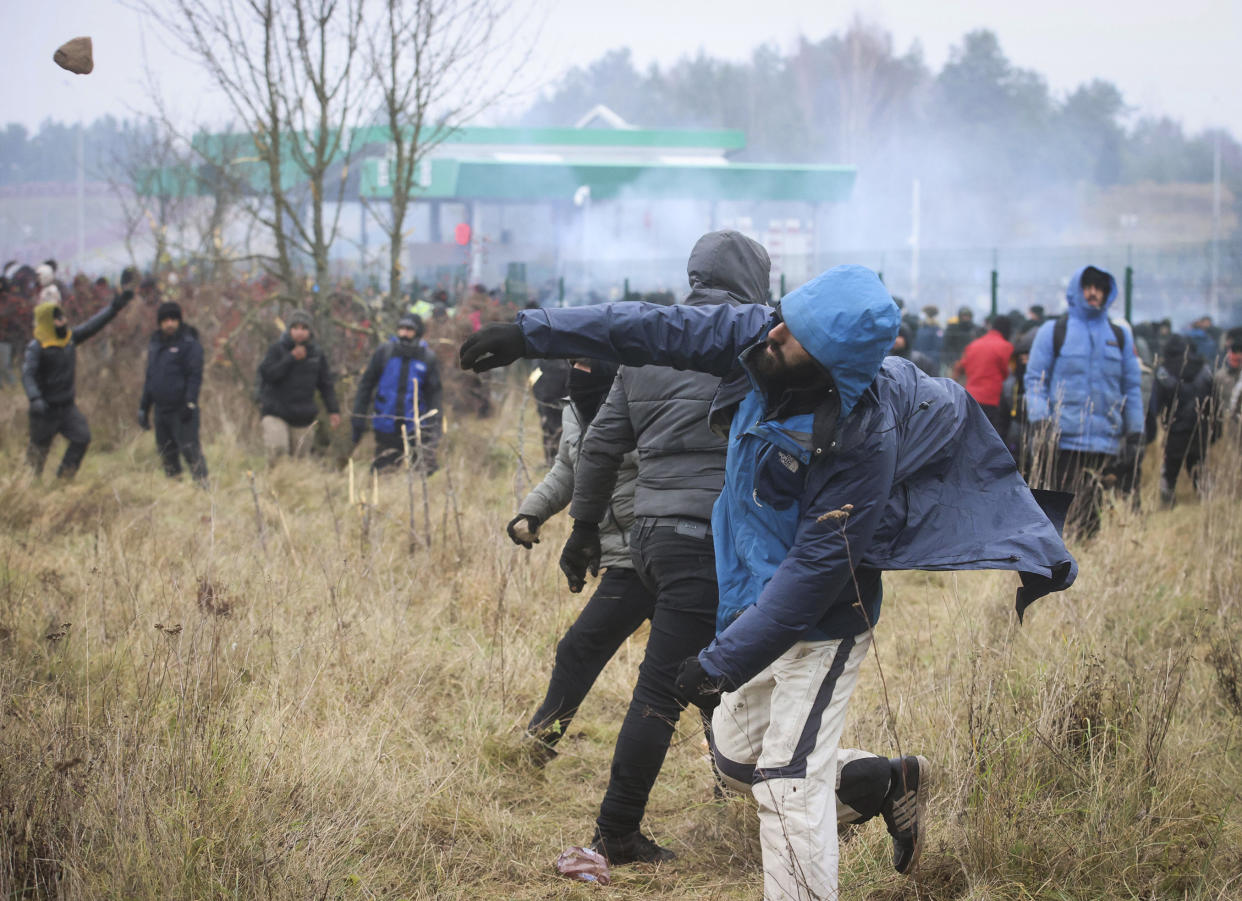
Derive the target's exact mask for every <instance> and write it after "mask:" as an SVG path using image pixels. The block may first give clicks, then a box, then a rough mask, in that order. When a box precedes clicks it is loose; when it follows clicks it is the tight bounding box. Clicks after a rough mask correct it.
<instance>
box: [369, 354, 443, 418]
mask: <svg viewBox="0 0 1242 901" xmlns="http://www.w3.org/2000/svg"><path fill="white" fill-rule="evenodd" d="M414 382H418V418H419V422H420V429H421V431H422V438H423V440H424V441H434V440H435V439H436V438H438V437H439V435H440V414H439V413H438V412H437V413H436V415H434V416H427V413H429V412H430V411H432V410H436V411H438V410H440V409H441V386H440V364H439V363H438V362H437V361H436V357H435V354H433V353H432V352H431V351H430V350H428V349H427V347H426V345H424V344H423V343H422V342H420V341H411V342H409V343H408V344H407V343H405V342H403V341H401V340H400V339H398V338H393V339H392V340H390V341H386V342H385V343H383V344H381V345H380V346H379V347H378V348H376V351H375V353H373V354H372V355H371V361H370V362H369V363H368V364H367V368H366V371H365V372H363V373H362V380H361V381H360V382H359V383H358V393H357V394H355V395H354V411H353V415H354V426H355V428H356V429H357V428H361V427H364V426H365V425H366V418H367V416H368V414H374V416H373V419H372V421H371V425H372V427H373V428H374V429H375V431H377V432H385V433H388V434H392V433H393V432H396V433H398V434H400V431H401V426H402V425H404V426H405V428H406V430H407V432H408V434H409V436H410V440H411V441H413V440H414ZM372 395H374V397H375V404H374V406H371V397H372ZM368 407H370V408H371V409H369V410H368ZM424 417H426V418H424Z"/></svg>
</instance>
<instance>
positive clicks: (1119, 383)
mask: <svg viewBox="0 0 1242 901" xmlns="http://www.w3.org/2000/svg"><path fill="white" fill-rule="evenodd" d="M1086 269H1087V267H1085V266H1084V267H1083V268H1082V269H1080V270H1078V271H1077V272H1075V273H1074V275H1073V277H1072V278H1071V279H1070V282H1069V287H1068V288H1067V289H1066V291H1065V298H1066V301H1067V302H1068V304H1069V319H1068V321H1067V322H1066V325H1065V343H1064V344H1062V345H1061V352H1060V354H1055V348H1054V340H1053V339H1054V334H1055V331H1056V320H1055V319H1050V320H1048V321H1047V322H1045V323H1044V324H1043V325H1041V326H1040V327H1039V331H1038V332H1036V333H1035V341H1034V343H1033V344H1032V345H1031V356H1030V360H1029V362H1028V363H1027V367H1026V376H1025V379H1024V384H1025V386H1026V406H1027V417H1028V418H1029V420H1030V421H1031V422H1040V421H1043V420H1047V419H1050V418H1052V417H1054V416H1055V417H1056V421H1057V426H1058V428H1059V431H1060V436H1061V437H1060V442H1059V447H1060V448H1061V449H1062V450H1071V451H1085V452H1090V453H1102V454H1116V453H1117V452H1118V450H1119V449H1120V446H1121V441H1122V439H1123V438H1124V437H1125V436H1126V435H1128V434H1131V433H1134V432H1142V431H1143V388H1142V372H1141V370H1140V367H1139V361H1138V357H1137V356H1136V355H1135V353H1134V336H1133V335H1132V334H1131V333H1130V329H1129V326H1128V325H1126V324H1123V323H1118V325H1119V326H1120V327H1121V330H1122V333H1123V337H1124V340H1123V341H1122V342H1120V345H1119V343H1118V340H1117V334H1116V333H1115V332H1114V330H1113V326H1112V324H1111V323H1110V322H1109V319H1108V309H1109V307H1110V306H1112V303H1113V301H1114V300H1116V299H1117V280H1116V279H1115V278H1113V277H1112V275H1109V276H1108V278H1109V282H1110V287H1109V292H1108V297H1107V298H1105V300H1104V305H1103V307H1102V308H1101V309H1096V308H1094V307H1092V306H1090V305H1089V304H1088V303H1087V301H1086V300H1085V299H1084V298H1083V292H1082V274H1083V272H1085V271H1086Z"/></svg>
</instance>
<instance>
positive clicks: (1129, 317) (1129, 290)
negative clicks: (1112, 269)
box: [1126, 266, 1134, 322]
mask: <svg viewBox="0 0 1242 901" xmlns="http://www.w3.org/2000/svg"><path fill="white" fill-rule="evenodd" d="M1133 321H1134V267H1133V266H1126V322H1133Z"/></svg>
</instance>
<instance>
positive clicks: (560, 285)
mask: <svg viewBox="0 0 1242 901" xmlns="http://www.w3.org/2000/svg"><path fill="white" fill-rule="evenodd" d="M556 302H557V305H558V306H562V307H563V306H565V276H563V275H562V276H561V277H560V278H558V279H557V280H556Z"/></svg>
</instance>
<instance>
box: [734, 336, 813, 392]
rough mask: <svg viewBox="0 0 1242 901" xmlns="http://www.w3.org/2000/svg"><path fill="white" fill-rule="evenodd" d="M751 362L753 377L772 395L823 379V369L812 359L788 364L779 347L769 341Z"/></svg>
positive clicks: (803, 386) (808, 385) (806, 385)
mask: <svg viewBox="0 0 1242 901" xmlns="http://www.w3.org/2000/svg"><path fill="white" fill-rule="evenodd" d="M751 362H752V365H753V367H754V372H755V377H756V378H757V379H758V380H759V382H760V384H762V385H763V386H764V388H765V389H766V390H767V392H768V393H769V395H771V396H772V397H776V396H779V395H780V394H781V393H783V392H785V391H788V390H791V389H792V390H800V389H804V388H813V387H814V386H815V385H817V384H819V383H820V382H823V381H824V380H825V374H824V371H823V369H821V368H820V366H819V364H818V363H816V362H815V361H814V360H803V361H802V362H801V363H795V364H793V365H790V364H789V363H787V362H785V357H784V355H783V354H782V353H781V350H780V347H779V346H778V345H775V344H773V343H772V342H771V341H768V342H766V343H765V346H764V347H763V348H761V349H760V350H759V351H758V352H757V353H756V354H755V355H754V357H753V359H752V361H751Z"/></svg>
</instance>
